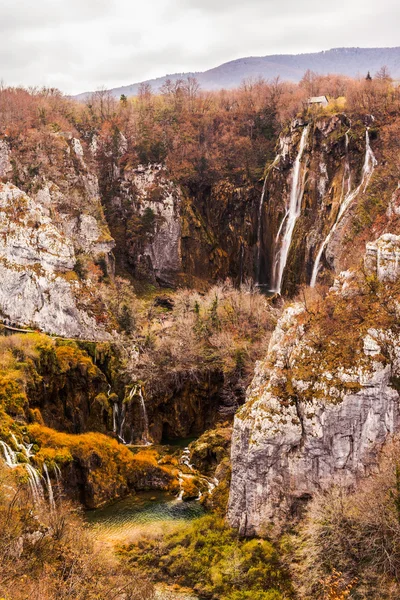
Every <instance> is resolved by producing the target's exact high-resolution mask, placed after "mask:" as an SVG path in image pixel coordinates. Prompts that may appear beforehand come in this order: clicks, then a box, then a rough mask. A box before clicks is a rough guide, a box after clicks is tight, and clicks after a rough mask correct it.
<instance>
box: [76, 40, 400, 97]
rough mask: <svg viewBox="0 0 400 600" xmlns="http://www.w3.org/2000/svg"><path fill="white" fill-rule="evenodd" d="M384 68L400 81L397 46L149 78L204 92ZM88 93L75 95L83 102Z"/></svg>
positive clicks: (116, 92)
mask: <svg viewBox="0 0 400 600" xmlns="http://www.w3.org/2000/svg"><path fill="white" fill-rule="evenodd" d="M383 65H386V66H387V67H388V68H389V71H390V73H391V75H392V77H393V78H394V79H400V47H396V48H333V49H332V50H324V51H322V52H312V53H309V54H274V55H271V56H260V57H254V56H252V57H249V58H239V59H237V60H232V61H230V62H227V63H224V64H223V65H220V66H219V67H215V68H213V69H209V70H208V71H204V72H199V73H174V74H173V75H165V76H164V77H158V78H157V79H149V80H148V81H147V82H146V83H150V85H151V86H152V88H153V91H155V92H156V91H158V90H159V89H160V87H161V86H162V85H163V83H165V81H166V79H172V80H175V79H179V78H184V77H187V76H190V75H191V76H194V77H196V78H197V80H198V81H199V83H200V85H201V87H202V89H203V90H219V89H222V88H234V87H237V86H238V85H240V83H241V82H242V81H243V79H246V78H247V77H257V76H262V77H264V79H272V78H274V77H277V76H279V77H280V78H281V79H284V80H289V81H300V79H301V78H302V77H303V75H304V73H305V71H307V69H311V71H315V72H316V73H320V74H328V73H340V74H342V75H349V76H351V77H357V76H358V75H361V76H365V75H366V74H367V72H368V71H370V72H371V74H372V75H373V74H374V73H375V72H376V71H378V70H379V69H380V67H382V66H383ZM139 85H140V82H139V83H133V84H132V85H126V86H122V87H117V88H113V89H112V90H110V92H111V93H112V94H113V96H116V97H118V98H119V97H120V95H121V94H125V95H126V96H135V95H136V94H137V92H138V88H139ZM89 93H90V92H84V93H83V94H78V95H77V96H75V98H76V99H78V100H84V99H85V98H86V97H87V96H88V94H89Z"/></svg>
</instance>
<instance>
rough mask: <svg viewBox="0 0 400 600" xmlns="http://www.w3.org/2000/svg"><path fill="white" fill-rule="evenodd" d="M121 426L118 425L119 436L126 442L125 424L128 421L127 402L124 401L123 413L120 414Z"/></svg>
mask: <svg viewBox="0 0 400 600" xmlns="http://www.w3.org/2000/svg"><path fill="white" fill-rule="evenodd" d="M119 417H120V418H119V421H120V423H119V427H118V434H117V435H118V438H119V439H120V440H121V442H122V443H123V444H126V441H125V439H124V425H125V421H126V404H125V403H124V402H123V403H122V407H121V414H120V415H119Z"/></svg>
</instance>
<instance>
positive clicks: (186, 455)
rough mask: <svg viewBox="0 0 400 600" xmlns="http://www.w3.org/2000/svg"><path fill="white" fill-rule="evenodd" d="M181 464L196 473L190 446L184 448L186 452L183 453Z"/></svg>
mask: <svg viewBox="0 0 400 600" xmlns="http://www.w3.org/2000/svg"><path fill="white" fill-rule="evenodd" d="M181 463H182V464H183V465H186V466H187V467H188V469H190V470H191V471H194V468H193V465H192V464H191V462H190V450H189V448H188V446H187V447H186V448H184V450H183V452H182V456H181Z"/></svg>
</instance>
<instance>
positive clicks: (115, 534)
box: [85, 491, 204, 543]
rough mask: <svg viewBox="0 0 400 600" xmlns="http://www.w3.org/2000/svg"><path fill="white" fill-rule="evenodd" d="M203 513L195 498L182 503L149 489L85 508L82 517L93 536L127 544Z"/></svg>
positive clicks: (171, 528) (168, 528)
mask: <svg viewBox="0 0 400 600" xmlns="http://www.w3.org/2000/svg"><path fill="white" fill-rule="evenodd" d="M203 514H204V509H203V507H202V506H201V504H200V503H199V502H197V501H191V502H182V501H181V500H177V499H176V497H175V496H171V495H170V494H167V493H165V492H154V491H152V492H143V493H140V494H137V495H135V496H128V497H127V498H124V499H122V500H118V501H117V502H114V503H113V504H109V505H107V506H105V507H103V508H99V509H96V510H91V511H88V512H87V513H86V515H85V518H86V521H87V523H88V524H89V525H90V527H91V528H92V529H93V530H94V531H95V533H96V537H97V538H102V539H104V540H108V541H110V542H120V543H129V542H130V541H135V540H137V539H139V538H140V537H142V536H143V535H146V536H152V535H154V536H158V535H162V534H166V533H168V532H170V531H172V530H174V529H176V528H178V527H179V525H181V524H182V523H185V522H187V521H191V520H192V519H196V518H198V517H201V516H202V515H203Z"/></svg>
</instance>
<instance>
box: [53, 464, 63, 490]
mask: <svg viewBox="0 0 400 600" xmlns="http://www.w3.org/2000/svg"><path fill="white" fill-rule="evenodd" d="M54 474H55V476H56V482H57V487H60V485H61V479H62V474H61V469H60V467H59V466H58V465H57V464H54Z"/></svg>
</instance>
